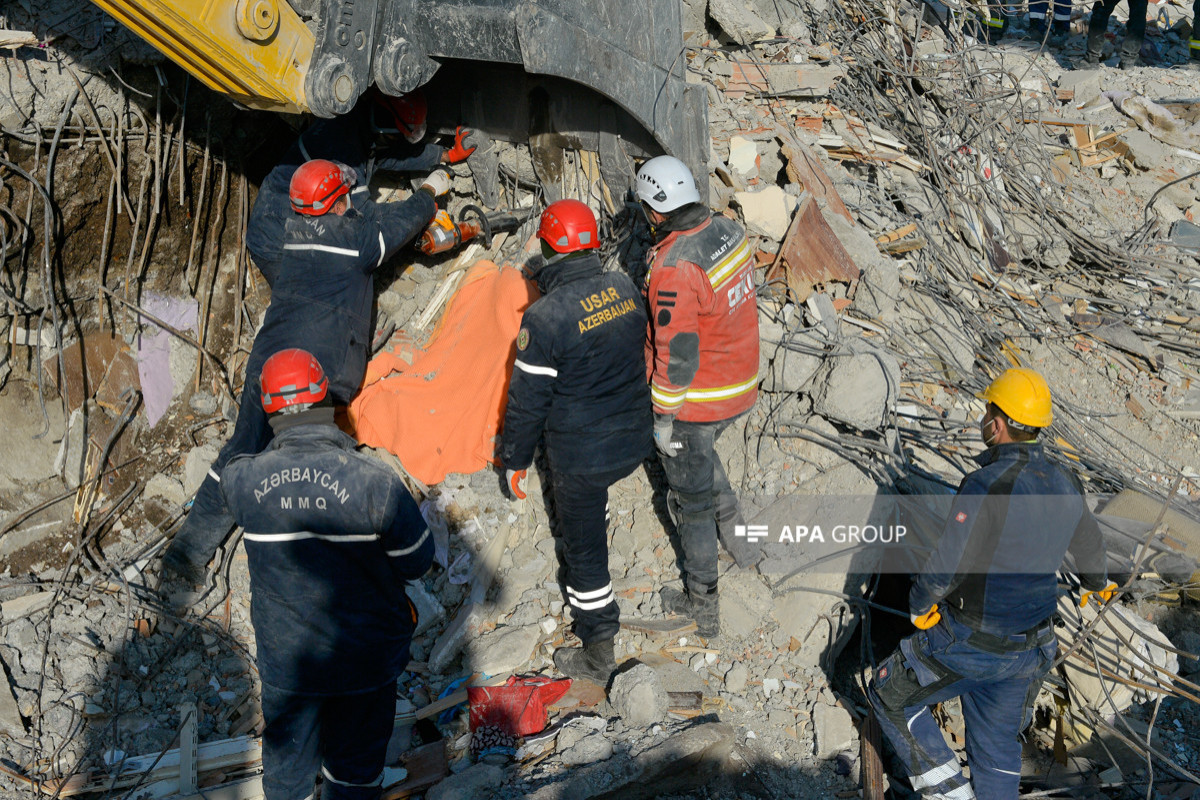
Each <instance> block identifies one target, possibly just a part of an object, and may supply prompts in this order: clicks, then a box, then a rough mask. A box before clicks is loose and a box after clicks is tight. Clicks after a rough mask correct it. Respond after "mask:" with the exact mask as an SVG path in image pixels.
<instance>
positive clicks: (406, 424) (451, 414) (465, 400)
mask: <svg viewBox="0 0 1200 800" xmlns="http://www.w3.org/2000/svg"><path fill="white" fill-rule="evenodd" d="M536 298H537V289H536V288H534V285H533V284H532V283H530V282H529V281H528V280H526V279H525V278H524V276H522V274H521V272H520V270H518V269H514V268H512V267H505V268H501V267H498V266H496V265H495V264H494V263H492V262H491V261H480V262H478V263H476V264H475V265H474V266H473V267H471V268H470V270H469V271H468V272H467V274H466V275H465V276H464V277H463V282H462V286H460V287H459V288H458V290H457V291H456V292H455V293H454V296H453V297H452V298H451V299H450V303H449V305H448V306H447V308H446V311H445V313H444V314H443V315H442V319H441V321H440V322H439V323H438V326H437V328H436V329H435V330H434V332H433V335H432V336H431V337H430V341H429V344H428V346H427V347H426V348H425V349H424V350H420V349H416V350H414V349H412V348H411V347H410V348H409V349H407V350H405V351H403V352H395V353H393V352H386V351H385V352H383V353H380V354H379V355H378V356H376V357H375V358H373V359H371V363H370V364H368V365H367V377H366V383H365V385H364V387H363V389H362V391H360V392H359V393H358V396H357V397H356V398H355V399H354V402H353V403H351V405H350V418H351V420H352V422H353V425H354V427H355V430H356V436H357V437H358V440H359V441H360V442H362V443H364V444H368V445H370V446H372V447H382V448H384V449H386V450H388V451H390V452H391V453H394V454H395V455H396V457H397V458H399V459H400V463H401V464H403V465H404V468H405V469H406V470H408V472H409V473H410V474H411V475H412V476H413V477H414V478H416V479H417V480H419V481H421V482H422V483H425V484H434V483H439V482H440V481H442V480H443V479H444V478H445V477H446V474H447V473H449V472H463V473H470V472H477V471H478V470H481V469H483V468H485V467H486V466H488V464H490V463H491V461H492V458H493V455H494V452H495V446H496V434H497V432H498V431H499V429H500V424H501V422H502V421H503V419H504V405H505V402H506V400H507V393H508V381H509V378H510V376H511V375H512V364H513V359H514V358H515V357H516V349H515V345H514V341H515V340H516V338H517V331H518V329H519V328H520V327H521V313H522V312H523V311H524V310H525V309H526V307H528V306H529V304H530V303H532V302H533V301H534V300H535V299H536ZM410 360H411V363H410Z"/></svg>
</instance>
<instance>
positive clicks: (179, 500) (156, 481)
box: [144, 472, 187, 506]
mask: <svg viewBox="0 0 1200 800" xmlns="http://www.w3.org/2000/svg"><path fill="white" fill-rule="evenodd" d="M144 493H145V496H146V497H160V498H162V499H163V500H164V501H165V502H166V503H167V504H168V505H171V506H181V505H183V504H184V503H185V502H186V501H187V495H186V494H184V491H183V484H182V483H180V482H179V481H177V480H175V479H174V478H172V477H170V476H169V475H164V474H163V473H161V472H158V473H155V474H154V475H153V476H151V478H150V480H148V481H146V488H145V490H144Z"/></svg>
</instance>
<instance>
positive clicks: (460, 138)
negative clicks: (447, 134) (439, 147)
mask: <svg viewBox="0 0 1200 800" xmlns="http://www.w3.org/2000/svg"><path fill="white" fill-rule="evenodd" d="M474 137H475V131H473V130H471V129H470V128H464V127H463V126H462V125H459V126H458V129H457V130H456V131H455V132H454V146H453V147H451V148H450V149H449V150H447V151H446V162H447V163H448V164H457V163H459V162H460V161H466V160H467V156H469V155H471V153H474V152H475V148H476V147H478V145H477V144H475V141H474Z"/></svg>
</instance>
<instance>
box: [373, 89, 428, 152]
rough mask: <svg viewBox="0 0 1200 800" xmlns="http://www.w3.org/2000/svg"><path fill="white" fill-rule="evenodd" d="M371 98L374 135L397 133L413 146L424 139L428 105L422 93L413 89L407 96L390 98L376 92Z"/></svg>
mask: <svg viewBox="0 0 1200 800" xmlns="http://www.w3.org/2000/svg"><path fill="white" fill-rule="evenodd" d="M373 98H374V100H375V104H374V106H373V107H372V109H371V124H372V125H373V126H374V128H375V132H376V133H383V134H397V133H398V134H400V135H401V136H403V137H404V138H405V139H407V140H408V141H410V142H412V143H413V144H416V143H417V142H419V141H421V140H422V139H424V138H425V118H426V117H427V116H428V115H429V105H428V103H426V102H425V93H424V92H422V91H421V90H420V89H414V90H413V91H411V92H409V93H408V94H404V95H401V96H399V97H392V96H391V95H388V94H384V93H383V92H380V91H378V90H376V91H375V93H374V94H373Z"/></svg>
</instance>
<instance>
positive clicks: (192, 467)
mask: <svg viewBox="0 0 1200 800" xmlns="http://www.w3.org/2000/svg"><path fill="white" fill-rule="evenodd" d="M219 452H220V450H219V448H218V447H217V446H216V445H215V444H202V445H200V446H199V447H196V448H193V449H192V450H191V451H190V452H189V453H188V454H187V459H186V460H185V461H184V462H183V494H184V497H191V496H192V495H194V494H195V493H196V490H197V489H199V488H200V484H201V483H203V482H204V478H205V476H207V475H208V468H209V467H211V466H212V463H213V462H214V461H216V460H217V454H218V453H219Z"/></svg>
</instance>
